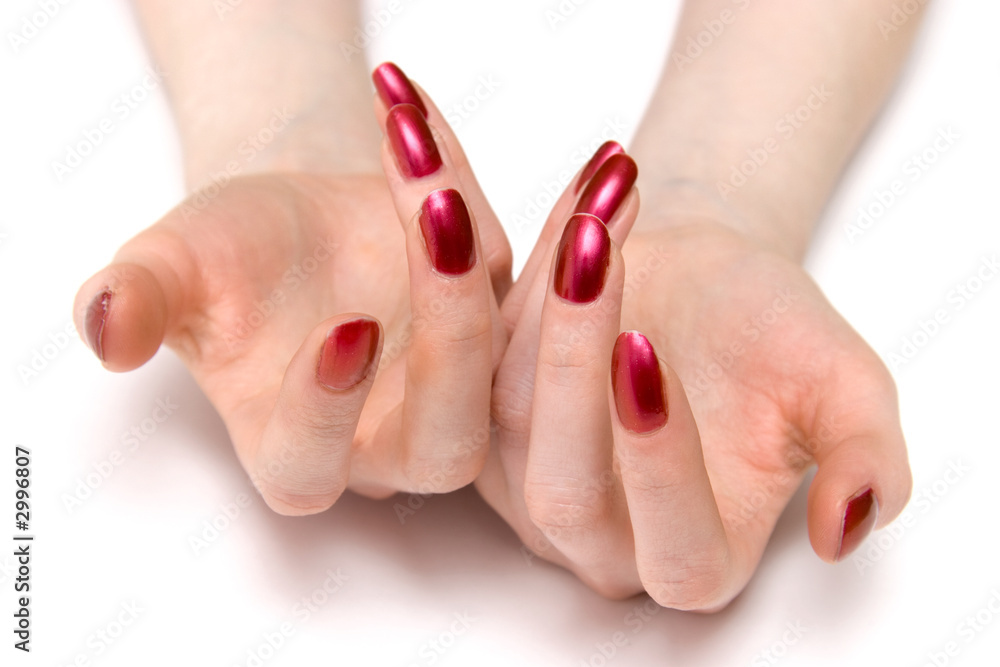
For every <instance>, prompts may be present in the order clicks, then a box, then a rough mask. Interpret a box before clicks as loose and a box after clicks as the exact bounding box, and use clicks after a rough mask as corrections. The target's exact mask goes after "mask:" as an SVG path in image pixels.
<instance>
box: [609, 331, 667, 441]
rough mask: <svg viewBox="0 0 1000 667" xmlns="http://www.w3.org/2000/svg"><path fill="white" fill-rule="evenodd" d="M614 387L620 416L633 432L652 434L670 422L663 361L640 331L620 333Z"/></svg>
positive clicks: (614, 356)
mask: <svg viewBox="0 0 1000 667" xmlns="http://www.w3.org/2000/svg"><path fill="white" fill-rule="evenodd" d="M611 387H612V389H613V390H614V393H615V405H616V406H617V407H618V419H619V420H620V421H621V423H622V426H624V427H625V428H627V429H628V430H630V431H632V432H633V433H651V432H653V431H655V430H657V429H659V428H662V427H663V425H664V424H666V423H667V401H666V399H665V398H664V395H663V377H662V375H661V374H660V362H659V360H658V359H657V358H656V352H654V351H653V346H652V345H651V344H650V343H649V339H648V338H646V337H645V336H643V335H642V334H641V333H639V332H638V331H626V332H624V333H622V334H621V335H620V336H618V340H617V341H615V349H614V352H613V353H612V355H611Z"/></svg>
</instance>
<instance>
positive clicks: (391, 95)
mask: <svg viewBox="0 0 1000 667" xmlns="http://www.w3.org/2000/svg"><path fill="white" fill-rule="evenodd" d="M372 82H374V84H375V90H376V91H377V92H378V96H379V97H380V98H382V103H383V104H385V106H386V108H388V109H391V108H392V107H394V106H396V105H397V104H412V105H413V106H415V107H417V108H418V109H420V113H422V114H423V115H424V118H426V117H427V107H426V106H424V101H423V100H422V99H420V94H419V93H418V92H417V89H416V88H414V87H413V84H412V83H410V79H409V78H408V77H407V76H406V75H405V74H403V70H401V69H399V67H397V66H396V64H395V63H382V64H381V65H379V66H378V67H376V68H375V71H374V72H372Z"/></svg>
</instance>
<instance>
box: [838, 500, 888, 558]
mask: <svg viewBox="0 0 1000 667" xmlns="http://www.w3.org/2000/svg"><path fill="white" fill-rule="evenodd" d="M877 518H878V498H876V497H875V494H874V493H873V492H872V490H871V488H867V489H865V490H864V491H861V492H859V493H856V494H855V495H854V496H853V497H852V498H851V499H850V500H848V501H847V509H846V510H845V511H844V524H843V527H842V528H841V531H840V546H839V547H837V557H836V560H842V559H844V558H846V557H847V556H848V555H849V554H850V553H851V552H852V551H854V550H855V549H857V548H858V547H859V546H860V545H861V543H862V542H864V541H865V538H866V537H868V534H869V533H871V532H872V528H874V527H875V520H876V519H877Z"/></svg>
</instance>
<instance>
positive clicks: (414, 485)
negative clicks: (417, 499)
mask: <svg viewBox="0 0 1000 667" xmlns="http://www.w3.org/2000/svg"><path fill="white" fill-rule="evenodd" d="M434 446H435V448H437V449H440V443H435V445H434ZM487 452H488V447H486V446H475V445H474V446H462V447H458V448H456V449H454V450H452V451H451V452H449V453H446V454H443V455H442V454H441V453H440V452H436V453H433V454H428V453H423V452H419V451H418V452H417V453H414V454H411V455H409V456H407V458H406V460H405V461H404V463H403V475H404V477H405V478H406V479H407V480H408V481H409V487H410V488H408V489H406V491H408V492H410V493H448V492H450V491H455V490H457V489H460V488H462V487H464V486H467V485H469V484H471V483H472V482H474V481H475V480H476V477H478V476H479V473H480V472H481V471H482V469H483V466H484V465H485V463H486V454H487Z"/></svg>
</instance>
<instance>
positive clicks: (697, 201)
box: [636, 168, 809, 263]
mask: <svg viewBox="0 0 1000 667" xmlns="http://www.w3.org/2000/svg"><path fill="white" fill-rule="evenodd" d="M641 171H642V170H641V168H640V174H641ZM639 194H640V197H641V201H642V212H641V214H640V216H639V220H638V221H637V222H636V229H637V230H638V231H646V232H648V231H658V230H679V229H682V228H684V229H688V230H690V229H697V228H699V227H705V228H706V230H708V229H709V228H711V229H712V232H711V233H713V234H714V233H716V232H717V231H719V230H725V231H727V232H731V233H733V234H735V235H737V236H739V237H740V238H742V239H743V240H745V241H747V242H749V243H751V244H753V245H754V246H757V247H758V248H760V249H763V250H766V251H769V252H772V253H775V254H777V255H781V256H782V257H785V258H787V259H789V260H791V261H793V262H796V263H801V262H802V258H803V257H804V255H805V251H806V247H807V244H808V240H809V239H808V233H807V232H806V230H807V229H808V226H806V225H802V224H794V223H793V222H791V221H787V222H786V221H783V220H781V219H779V218H777V217H776V216H775V215H774V214H770V213H768V212H767V211H766V210H764V209H763V208H759V207H755V206H752V205H748V203H747V202H745V201H733V200H731V199H730V200H727V199H726V198H724V197H723V196H721V195H720V194H719V193H718V191H717V188H716V187H715V184H714V183H708V182H705V181H702V180H699V179H686V178H663V179H656V178H655V177H652V178H651V177H648V176H647V177H645V178H643V177H642V176H640V182H639Z"/></svg>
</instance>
